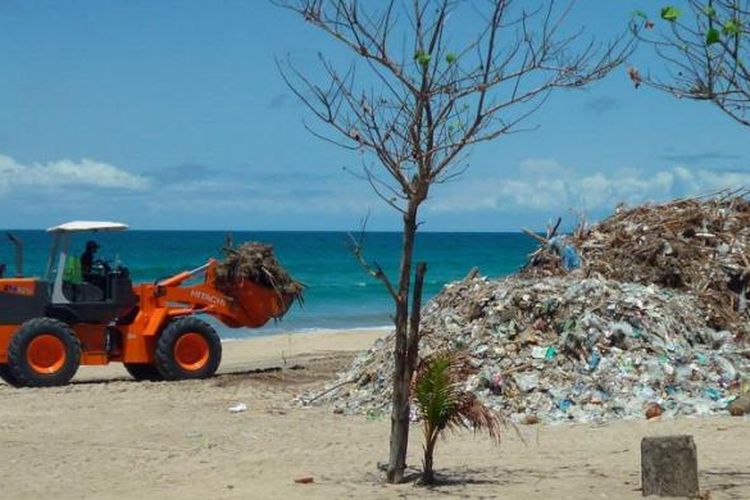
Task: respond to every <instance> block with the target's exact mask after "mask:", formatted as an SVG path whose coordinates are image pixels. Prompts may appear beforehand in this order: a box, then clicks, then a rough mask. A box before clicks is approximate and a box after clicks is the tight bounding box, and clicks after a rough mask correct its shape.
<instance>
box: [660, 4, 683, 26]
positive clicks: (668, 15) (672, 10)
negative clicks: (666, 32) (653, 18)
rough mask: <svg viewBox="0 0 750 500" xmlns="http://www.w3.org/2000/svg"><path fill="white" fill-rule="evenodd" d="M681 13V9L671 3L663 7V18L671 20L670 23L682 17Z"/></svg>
mask: <svg viewBox="0 0 750 500" xmlns="http://www.w3.org/2000/svg"><path fill="white" fill-rule="evenodd" d="M680 15H682V12H680V9H678V8H677V7H673V6H671V5H669V6H667V7H664V8H663V9H661V18H662V19H664V20H665V21H669V22H670V23H673V22H675V21H677V19H679V18H680Z"/></svg>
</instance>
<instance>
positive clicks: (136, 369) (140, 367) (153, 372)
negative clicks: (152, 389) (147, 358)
mask: <svg viewBox="0 0 750 500" xmlns="http://www.w3.org/2000/svg"><path fill="white" fill-rule="evenodd" d="M124 365H125V369H126V370H127V371H128V373H129V374H130V376H131V377H133V378H134V379H136V380H138V381H141V380H148V381H151V382H158V381H159V380H164V377H163V376H162V374H161V373H159V370H157V369H156V367H155V366H154V365H148V364H146V363H124Z"/></svg>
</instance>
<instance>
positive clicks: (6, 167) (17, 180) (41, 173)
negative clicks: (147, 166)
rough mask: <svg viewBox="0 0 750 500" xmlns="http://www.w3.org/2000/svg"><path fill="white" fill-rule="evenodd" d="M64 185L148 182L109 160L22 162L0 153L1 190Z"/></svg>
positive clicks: (137, 187) (133, 186)
mask: <svg viewBox="0 0 750 500" xmlns="http://www.w3.org/2000/svg"><path fill="white" fill-rule="evenodd" d="M65 186H89V187H101V188H119V189H127V190H131V191H144V190H146V189H148V188H149V187H150V186H151V179H149V178H148V177H144V176H141V175H137V174H133V173H130V172H128V171H126V170H123V169H121V168H119V167H116V166H114V165H111V164H109V163H103V162H98V161H94V160H89V159H83V160H81V161H80V162H74V161H71V160H57V161H51V162H48V163H33V164H31V165H23V164H21V163H18V162H17V161H16V160H14V159H13V158H11V157H9V156H5V155H0V188H2V189H4V190H8V189H18V188H24V189H28V188H33V187H44V188H57V187H65Z"/></svg>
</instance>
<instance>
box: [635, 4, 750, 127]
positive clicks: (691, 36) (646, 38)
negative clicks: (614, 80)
mask: <svg viewBox="0 0 750 500" xmlns="http://www.w3.org/2000/svg"><path fill="white" fill-rule="evenodd" d="M685 3H686V4H687V12H683V11H682V9H680V8H679V7H676V6H671V5H667V6H664V7H662V8H661V10H660V12H659V15H658V16H653V17H649V15H648V14H647V13H645V12H640V11H639V12H636V13H635V15H634V18H633V21H632V23H631V28H632V30H633V32H634V33H635V34H636V35H637V37H638V39H639V40H641V41H642V42H645V43H646V44H648V45H650V46H651V47H652V48H653V49H654V51H655V52H656V54H657V55H658V56H659V58H660V59H661V60H662V61H663V62H665V63H666V72H665V74H651V73H648V74H646V75H644V76H641V75H640V73H639V72H638V71H637V70H636V69H634V68H631V70H630V77H631V79H633V81H634V83H635V85H636V87H637V86H638V85H640V84H641V83H642V82H643V83H645V84H647V85H649V86H651V87H654V88H657V89H660V90H663V91H665V92H669V93H670V94H673V95H675V96H677V97H680V98H687V99H693V100H698V101H711V102H713V103H714V104H715V105H716V106H718V107H719V108H720V109H721V110H722V111H724V112H725V113H726V114H727V115H729V116H730V117H732V118H733V119H734V120H736V121H737V122H739V123H741V124H742V125H745V126H746V127H750V0H688V1H687V2H683V4H685ZM655 21H656V22H655ZM657 22H658V23H659V24H661V25H662V26H657ZM664 25H666V26H664ZM662 27H663V29H660V28H662Z"/></svg>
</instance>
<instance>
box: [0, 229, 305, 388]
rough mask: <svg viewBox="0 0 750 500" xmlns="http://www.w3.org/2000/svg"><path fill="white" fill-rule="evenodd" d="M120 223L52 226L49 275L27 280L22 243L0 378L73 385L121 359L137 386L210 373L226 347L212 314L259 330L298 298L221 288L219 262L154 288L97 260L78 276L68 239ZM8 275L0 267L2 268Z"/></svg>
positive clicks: (1, 302)
mask: <svg viewBox="0 0 750 500" xmlns="http://www.w3.org/2000/svg"><path fill="white" fill-rule="evenodd" d="M127 227H128V226H126V225H125V224H120V223H113V222H98V221H75V222H69V223H66V224H62V225H59V226H55V227H52V228H50V229H48V231H49V232H50V233H52V235H53V236H54V240H53V244H52V249H51V252H50V257H49V260H48V263H47V269H46V272H45V275H44V277H43V278H42V279H39V278H28V277H23V270H22V267H23V249H22V245H21V242H20V240H18V239H17V238H15V237H13V236H11V235H9V237H10V238H11V240H12V241H13V242H14V243H15V244H16V276H15V277H0V377H2V378H3V380H5V381H6V382H8V383H9V384H11V385H13V386H16V387H23V386H29V387H42V386H54V385H64V384H67V383H68V382H69V381H70V379H71V378H72V377H73V375H75V373H76V371H77V370H78V366H79V365H106V364H108V363H110V362H113V361H116V362H121V363H123V365H124V366H125V368H126V369H127V371H128V372H129V373H130V374H131V375H132V376H133V377H134V378H135V379H136V380H181V379H192V378H205V377H210V376H212V375H213V374H214V373H215V372H216V370H217V368H218V367H219V363H220V362H221V342H220V341H219V336H218V335H217V333H216V331H215V330H214V329H213V327H212V326H211V325H209V324H208V323H206V322H205V321H203V320H201V319H199V317H198V316H199V315H201V314H209V315H211V316H213V317H214V318H216V319H218V320H219V321H220V322H222V323H223V324H225V325H227V326H229V327H232V328H239V327H260V326H262V325H264V324H265V323H266V322H268V321H269V320H270V319H271V318H274V317H279V316H281V315H283V314H284V312H286V310H287V309H288V307H289V305H290V303H291V301H292V298H291V297H284V296H280V295H279V294H278V293H277V292H276V291H274V290H271V289H268V288H265V287H262V286H259V285H256V284H255V283H252V282H249V281H244V280H240V281H238V282H236V283H233V284H231V285H229V286H226V285H225V286H222V287H221V288H219V287H218V286H217V285H216V266H217V264H218V262H217V261H216V260H213V259H209V261H208V262H207V263H206V264H204V265H202V266H200V267H198V268H196V269H193V270H192V271H185V272H182V273H180V274H177V275H175V276H172V277H170V278H167V279H163V280H158V281H156V282H154V283H141V284H135V285H134V284H133V283H132V282H131V280H130V276H129V273H128V270H127V269H126V268H125V267H123V266H121V265H115V266H114V267H112V268H111V267H110V266H109V265H108V264H107V263H106V262H103V261H97V262H94V266H92V273H95V276H93V277H92V276H89V278H88V280H86V281H82V280H81V279H80V278H78V279H77V278H76V277H75V276H74V275H75V273H74V272H68V271H69V270H70V269H75V267H76V266H75V265H70V264H76V261H75V259H78V256H73V255H69V253H68V250H69V246H70V242H71V236H72V235H73V234H75V233H80V232H97V231H122V230H125V229H127ZM0 269H2V268H0Z"/></svg>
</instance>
